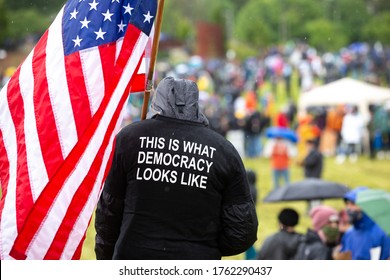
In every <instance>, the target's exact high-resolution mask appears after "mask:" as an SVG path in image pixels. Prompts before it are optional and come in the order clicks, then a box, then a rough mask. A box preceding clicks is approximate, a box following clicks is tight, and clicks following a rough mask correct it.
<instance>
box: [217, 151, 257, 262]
mask: <svg viewBox="0 0 390 280" xmlns="http://www.w3.org/2000/svg"><path fill="white" fill-rule="evenodd" d="M236 159H237V160H236V162H232V164H233V165H234V166H235V168H234V171H233V172H231V173H230V174H231V181H230V182H231V183H230V184H228V186H227V187H226V190H225V192H224V195H223V202H222V210H221V211H222V212H221V219H222V221H221V225H222V230H221V233H220V239H219V249H220V251H221V254H222V256H231V255H237V254H240V253H242V252H245V251H246V250H247V249H249V248H250V247H251V246H252V245H253V243H254V242H255V241H256V240H257V226H258V221H257V214H256V207H255V204H254V202H253V199H252V197H251V194H250V190H249V184H248V180H247V176H246V171H245V169H244V166H243V164H242V161H241V160H240V159H239V158H236Z"/></svg>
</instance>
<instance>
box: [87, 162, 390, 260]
mask: <svg viewBox="0 0 390 280" xmlns="http://www.w3.org/2000/svg"><path fill="white" fill-rule="evenodd" d="M244 164H245V167H246V168H250V169H253V170H254V171H255V172H256V174H257V178H258V180H257V189H258V194H259V197H258V203H257V205H256V209H257V215H258V220H259V228H258V234H257V238H258V240H257V241H256V243H255V245H254V246H255V248H256V249H259V248H260V246H261V244H262V242H263V241H264V239H265V238H266V237H267V236H268V235H270V234H272V233H274V232H275V231H277V230H278V223H277V218H276V216H277V214H278V213H279V211H280V210H281V209H282V208H283V207H286V206H288V207H292V208H294V209H296V210H297V211H298V213H299V214H300V216H301V218H300V223H299V225H298V226H297V231H299V232H302V233H303V232H305V231H306V229H307V228H308V227H310V220H309V217H308V216H307V214H306V213H307V203H306V202H288V203H286V202H283V203H263V201H262V200H263V199H264V197H265V196H266V195H267V194H268V192H269V191H270V190H271V188H272V180H271V168H270V164H269V161H268V160H267V159H264V158H256V159H244ZM301 179H303V170H302V168H301V167H299V166H297V165H292V166H291V181H298V180H301ZM323 179H325V180H330V181H334V182H339V183H343V184H346V185H347V186H349V187H350V188H355V187H357V186H367V187H370V188H377V189H384V190H387V191H390V160H374V161H372V160H369V159H368V158H366V157H364V156H362V157H361V158H360V159H359V160H358V162H357V163H355V164H353V163H350V162H348V161H346V162H345V163H344V164H343V165H337V164H336V163H335V161H334V158H326V159H325V166H324V173H323ZM323 203H324V204H326V205H329V206H332V207H335V208H336V209H338V210H340V209H342V208H343V207H344V203H343V201H342V199H333V200H325V201H324V202H323ZM93 222H94V221H93V219H92V222H91V225H90V227H89V228H88V231H87V237H86V240H85V243H84V247H83V252H82V256H81V258H82V259H85V260H91V259H92V260H93V259H95V253H94V249H93V248H94V238H95V229H94V226H93ZM225 259H229V260H241V259H243V254H240V255H237V256H232V257H228V258H225Z"/></svg>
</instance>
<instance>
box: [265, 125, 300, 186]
mask: <svg viewBox="0 0 390 280" xmlns="http://www.w3.org/2000/svg"><path fill="white" fill-rule="evenodd" d="M275 131H276V132H275V133H274V134H271V133H270V130H268V131H267V132H268V137H270V139H269V140H268V141H267V142H266V144H265V147H264V156H265V157H266V158H270V159H271V168H272V173H273V188H274V189H278V188H279V187H280V182H281V181H282V180H284V183H285V184H287V183H289V182H290V174H289V173H290V172H289V169H290V159H291V158H293V157H295V156H296V154H297V150H296V147H295V144H294V141H293V140H295V139H292V138H291V136H294V135H291V134H289V133H287V132H288V131H284V130H275ZM271 132H272V131H271Z"/></svg>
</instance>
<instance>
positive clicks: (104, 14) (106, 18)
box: [102, 9, 113, 21]
mask: <svg viewBox="0 0 390 280" xmlns="http://www.w3.org/2000/svg"><path fill="white" fill-rule="evenodd" d="M102 15H103V16H104V21H106V20H109V21H111V17H112V15H113V14H111V13H110V10H109V9H107V12H105V13H102Z"/></svg>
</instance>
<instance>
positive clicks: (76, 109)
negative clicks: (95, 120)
mask: <svg viewBox="0 0 390 280" xmlns="http://www.w3.org/2000/svg"><path fill="white" fill-rule="evenodd" d="M65 69H67V71H66V79H67V83H68V89H69V96H70V102H71V104H72V109H73V116H74V120H75V123H76V129H77V136H78V138H80V137H81V136H82V135H83V133H84V131H85V130H86V128H87V126H88V124H89V122H90V121H91V119H92V112H91V109H90V108H91V106H90V103H89V98H88V93H87V88H86V86H85V80H84V73H83V69H82V64H81V60H80V53H79V52H75V53H73V54H71V55H69V56H65ZM69 69H71V70H69Z"/></svg>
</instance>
